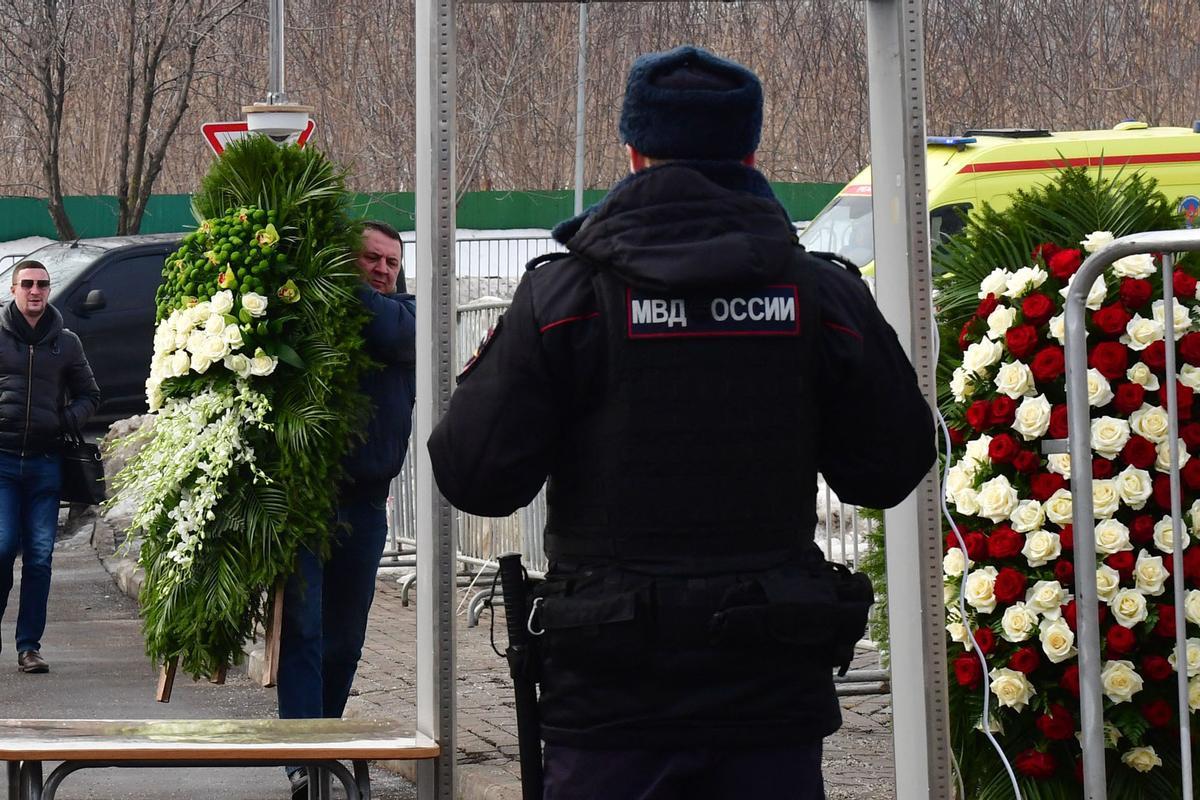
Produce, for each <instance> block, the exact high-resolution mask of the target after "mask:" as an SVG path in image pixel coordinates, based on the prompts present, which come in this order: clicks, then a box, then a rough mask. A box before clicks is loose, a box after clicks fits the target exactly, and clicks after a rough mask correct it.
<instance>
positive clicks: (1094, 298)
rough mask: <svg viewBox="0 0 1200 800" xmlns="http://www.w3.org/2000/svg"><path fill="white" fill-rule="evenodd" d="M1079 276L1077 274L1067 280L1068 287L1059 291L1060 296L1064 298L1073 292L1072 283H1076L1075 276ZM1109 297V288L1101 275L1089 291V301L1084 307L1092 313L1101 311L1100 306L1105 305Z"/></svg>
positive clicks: (1085, 302)
mask: <svg viewBox="0 0 1200 800" xmlns="http://www.w3.org/2000/svg"><path fill="white" fill-rule="evenodd" d="M1078 274H1079V273H1075V275H1072V276H1071V277H1070V278H1068V279H1067V285H1066V286H1064V287H1063V288H1062V289H1061V290H1060V291H1059V294H1060V295H1062V296H1063V297H1066V296H1067V293H1068V292H1069V291H1071V283H1072V282H1074V280H1075V276H1076V275H1078ZM1107 295H1108V287H1107V286H1106V285H1105V283H1104V276H1103V275H1101V276H1099V277H1098V278H1096V280H1095V281H1094V282H1093V283H1092V288H1090V289H1088V293H1087V300H1086V301H1084V305H1085V306H1087V307H1088V308H1090V309H1091V310H1092V311H1095V310H1097V309H1099V308H1100V306H1102V305H1104V298H1105V297H1106V296H1107Z"/></svg>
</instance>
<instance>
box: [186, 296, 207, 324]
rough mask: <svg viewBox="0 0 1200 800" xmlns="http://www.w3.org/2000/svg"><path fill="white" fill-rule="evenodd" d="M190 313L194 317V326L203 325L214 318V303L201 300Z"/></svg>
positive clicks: (189, 310)
mask: <svg viewBox="0 0 1200 800" xmlns="http://www.w3.org/2000/svg"><path fill="white" fill-rule="evenodd" d="M188 313H189V314H191V315H192V324H193V325H203V324H204V323H205V322H207V321H208V318H209V317H211V316H212V303H210V302H209V301H207V300H201V301H200V302H199V303H196V305H194V306H192V307H191V308H190V309H188Z"/></svg>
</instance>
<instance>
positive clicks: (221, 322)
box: [204, 314, 225, 336]
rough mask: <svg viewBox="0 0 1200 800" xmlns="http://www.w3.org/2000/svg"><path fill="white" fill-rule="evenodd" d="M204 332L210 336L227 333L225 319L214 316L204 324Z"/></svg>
mask: <svg viewBox="0 0 1200 800" xmlns="http://www.w3.org/2000/svg"><path fill="white" fill-rule="evenodd" d="M204 332H205V333H207V334H208V335H209V336H220V335H221V334H222V333H224V332H225V318H224V317H222V316H221V315H220V314H213V315H211V316H210V317H209V318H208V319H207V320H205V322H204Z"/></svg>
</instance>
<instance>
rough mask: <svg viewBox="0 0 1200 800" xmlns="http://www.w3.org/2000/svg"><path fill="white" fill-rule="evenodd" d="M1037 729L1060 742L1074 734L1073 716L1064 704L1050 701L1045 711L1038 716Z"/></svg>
mask: <svg viewBox="0 0 1200 800" xmlns="http://www.w3.org/2000/svg"><path fill="white" fill-rule="evenodd" d="M1037 729H1038V730H1039V731H1041V732H1042V736H1045V737H1046V738H1047V739H1052V740H1054V741H1059V742H1061V741H1064V740H1066V739H1071V738H1073V737H1074V736H1075V718H1074V717H1073V716H1071V711H1070V709H1068V708H1067V707H1066V706H1064V705H1062V704H1060V703H1051V704H1050V707H1049V708H1048V709H1046V713H1045V714H1042V715H1041V716H1040V717H1038V719H1037Z"/></svg>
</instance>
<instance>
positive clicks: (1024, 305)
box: [1021, 292, 1054, 326]
mask: <svg viewBox="0 0 1200 800" xmlns="http://www.w3.org/2000/svg"><path fill="white" fill-rule="evenodd" d="M1021 315H1022V316H1024V317H1025V321H1026V322H1028V323H1029V324H1030V325H1034V326H1037V325H1041V324H1042V323H1043V322H1045V321H1046V320H1048V319H1050V317H1052V316H1054V301H1053V300H1051V299H1050V298H1049V297H1046V295H1044V294H1042V293H1041V292H1034V293H1033V294H1031V295H1028V296H1027V297H1026V298H1025V299H1024V300H1022V301H1021Z"/></svg>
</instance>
